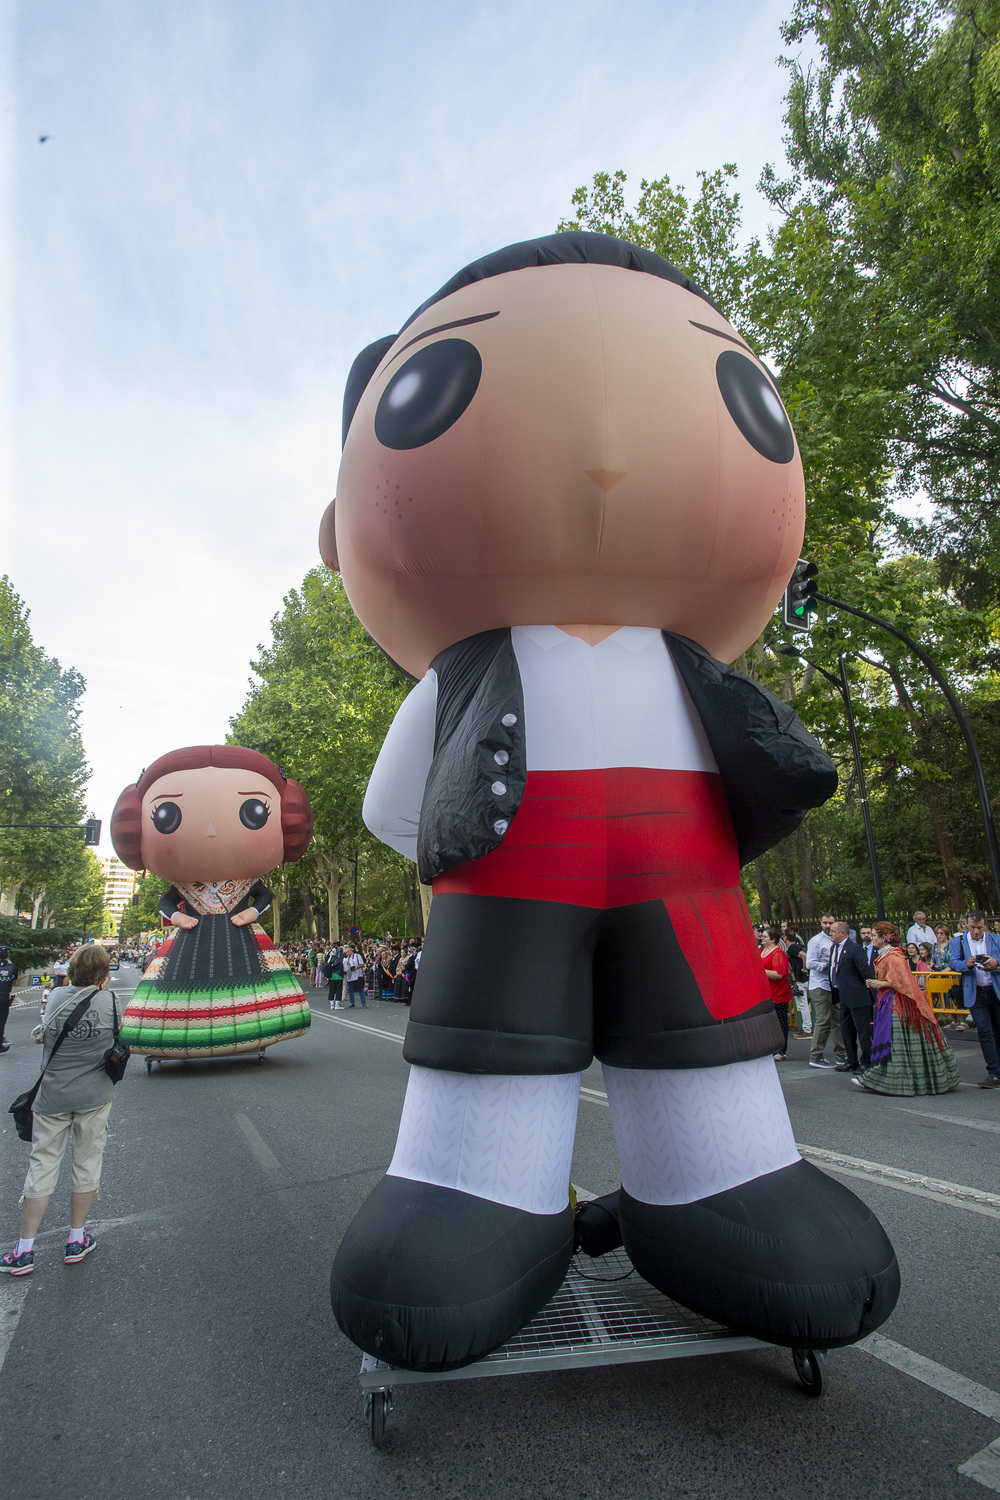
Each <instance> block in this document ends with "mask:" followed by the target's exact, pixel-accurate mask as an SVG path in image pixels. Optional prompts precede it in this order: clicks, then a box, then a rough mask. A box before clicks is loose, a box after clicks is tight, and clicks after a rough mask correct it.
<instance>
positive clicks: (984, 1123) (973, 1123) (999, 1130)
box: [896, 1104, 1000, 1135]
mask: <svg viewBox="0 0 1000 1500" xmlns="http://www.w3.org/2000/svg"><path fill="white" fill-rule="evenodd" d="M896 1108H897V1109H898V1110H899V1111H900V1113H901V1114H904V1115H918V1116H920V1117H921V1118H922V1119H927V1120H943V1121H944V1122H945V1124H946V1125H964V1126H965V1127H966V1129H967V1130H988V1131H989V1132H990V1133H991V1134H992V1135H1000V1125H994V1124H993V1122H992V1121H991V1120H963V1119H962V1117H961V1115H939V1114H935V1113H934V1111H933V1110H930V1109H906V1108H905V1106H904V1105H902V1104H897V1106H896Z"/></svg>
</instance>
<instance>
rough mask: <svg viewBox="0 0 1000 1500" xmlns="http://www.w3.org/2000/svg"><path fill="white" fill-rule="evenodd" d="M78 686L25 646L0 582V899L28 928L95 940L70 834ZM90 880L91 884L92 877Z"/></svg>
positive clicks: (83, 872) (76, 788)
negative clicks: (59, 928)
mask: <svg viewBox="0 0 1000 1500" xmlns="http://www.w3.org/2000/svg"><path fill="white" fill-rule="evenodd" d="M85 686H86V684H85V683H84V680H83V678H82V677H81V676H80V674H79V672H76V671H74V670H73V669H72V668H69V669H65V670H64V669H63V668H62V667H61V666H60V665H59V663H58V662H57V661H56V660H55V658H54V657H51V656H49V655H47V653H46V652H45V651H44V650H42V648H41V647H40V646H38V645H36V644H35V642H34V640H33V639H32V634H31V627H30V624H29V611H28V610H27V608H26V607H25V605H24V603H23V601H22V600H21V599H20V598H19V597H18V595H17V594H16V593H15V591H14V589H13V587H12V585H11V583H10V580H9V578H7V576H6V575H4V576H3V577H2V578H0V894H2V896H3V898H4V905H5V907H6V908H8V909H14V910H22V911H24V912H25V913H27V914H29V916H30V920H31V925H32V926H33V927H34V926H38V925H41V926H47V925H51V924H53V923H59V924H63V925H65V926H67V927H68V928H70V929H72V930H76V931H79V932H81V933H82V932H84V931H87V932H96V933H98V934H100V933H101V931H102V930H103V920H102V919H103V907H104V897H103V884H102V883H100V869H99V867H98V866H97V862H96V860H95V859H94V857H93V854H92V853H91V851H90V850H87V849H85V848H84V846H83V840H82V838H81V836H80V834H79V832H77V831H76V828H75V827H74V826H70V827H67V828H56V829H28V830H26V831H25V832H23V833H15V832H11V830H12V829H16V828H17V827H18V826H20V825H22V824H37V823H42V824H45V823H56V824H69V825H79V823H80V822H81V820H82V819H83V817H84V816H85V804H84V791H85V788H86V785H87V781H88V778H89V775H90V772H89V770H88V767H87V761H86V757H85V755H84V749H83V741H82V739H81V737H80V727H79V710H80V699H81V698H82V696H83V693H84V689H85ZM95 871H96V876H95Z"/></svg>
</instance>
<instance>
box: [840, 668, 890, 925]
mask: <svg viewBox="0 0 1000 1500" xmlns="http://www.w3.org/2000/svg"><path fill="white" fill-rule="evenodd" d="M837 662H838V664H839V666H840V682H839V684H838V686H839V687H840V692H841V696H842V697H843V700H844V708H845V709H846V711H847V728H848V731H849V733H850V736H851V750H852V752H853V754H854V773H855V775H856V776H857V778H858V796H859V797H860V798H861V816H862V817H863V818H864V820H865V838H866V839H867V840H868V858H869V860H870V861H871V867H872V880H873V881H874V882H875V910H876V911H877V912H878V919H879V921H880V922H882V921H884V920H885V898H884V897H883V895H882V877H881V875H880V874H879V869H878V856H877V855H876V853H875V834H874V832H873V831H872V815H871V812H870V811H869V808H868V788H867V787H866V786H865V772H864V767H863V766H862V764H861V746H860V745H859V744H858V730H857V726H856V724H855V722H854V704H853V703H852V702H851V685H850V682H849V681H848V678H847V662H846V661H845V660H844V653H843V652H841V653H840V655H839V656H838V657H837Z"/></svg>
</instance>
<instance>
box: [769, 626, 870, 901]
mask: <svg viewBox="0 0 1000 1500" xmlns="http://www.w3.org/2000/svg"><path fill="white" fill-rule="evenodd" d="M793 652H794V654H795V656H796V657H797V658H798V659H799V660H800V661H804V662H805V663H806V665H807V666H810V667H812V669H813V671H814V672H818V673H819V674H820V676H821V677H825V678H826V680H827V682H830V683H832V684H833V686H834V687H835V688H836V689H837V691H838V692H839V694H840V696H841V697H842V698H843V700H844V708H845V710H846V713H847V728H848V732H849V734H850V736H851V753H852V754H853V756H854V774H855V776H856V777H857V778H858V796H859V797H860V798H861V816H862V817H863V819H864V824H865V839H866V840H867V843H868V862H869V864H870V865H871V867H872V884H873V885H874V887H875V910H876V912H877V913H878V920H879V921H880V922H881V921H883V920H884V918H885V899H884V897H883V895H882V877H881V875H880V874H879V868H878V855H877V854H876V853H875V832H874V829H873V828H872V817H871V812H870V810H869V807H868V787H867V785H866V783H865V768H864V764H863V762H862V760H861V746H860V745H859V744H858V730H857V726H856V724H855V722H854V704H853V702H852V701H851V684H850V682H849V680H848V676H847V663H846V661H845V660H844V656H843V653H842V654H841V655H840V656H839V657H838V658H837V660H838V662H839V664H840V677H839V679H838V678H836V677H834V675H833V673H832V672H828V671H827V670H826V668H825V667H821V666H820V665H819V663H818V662H814V661H810V660H809V657H808V656H803V654H802V652H801V651H799V650H798V649H797V648H795V647H793V646H783V647H781V649H780V651H779V653H778V654H779V655H780V656H791V655H792V653H793Z"/></svg>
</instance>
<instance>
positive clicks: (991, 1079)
mask: <svg viewBox="0 0 1000 1500" xmlns="http://www.w3.org/2000/svg"><path fill="white" fill-rule="evenodd" d="M976 1088H977V1089H1000V1078H998V1077H997V1076H996V1074H995V1073H990V1074H988V1075H987V1077H986V1078H984V1079H983V1081H982V1083H977V1084H976Z"/></svg>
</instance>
